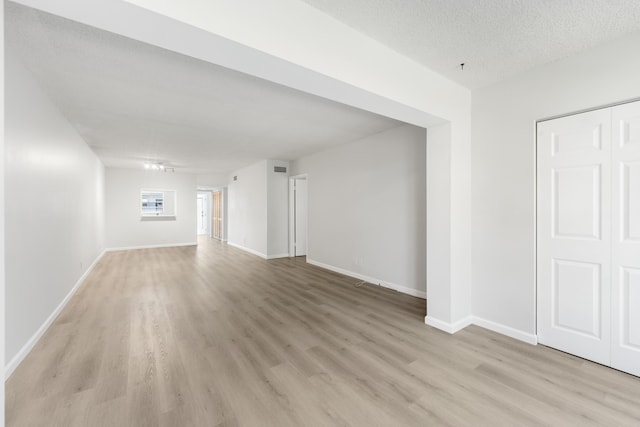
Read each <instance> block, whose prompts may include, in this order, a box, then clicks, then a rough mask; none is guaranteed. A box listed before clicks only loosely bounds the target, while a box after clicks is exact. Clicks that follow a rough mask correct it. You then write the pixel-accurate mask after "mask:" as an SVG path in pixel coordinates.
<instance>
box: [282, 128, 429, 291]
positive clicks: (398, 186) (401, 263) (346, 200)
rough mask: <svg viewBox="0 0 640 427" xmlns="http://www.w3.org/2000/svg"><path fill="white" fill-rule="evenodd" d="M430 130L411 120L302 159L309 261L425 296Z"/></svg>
mask: <svg viewBox="0 0 640 427" xmlns="http://www.w3.org/2000/svg"><path fill="white" fill-rule="evenodd" d="M425 140H426V137H425V130H424V129H421V128H417V127H414V126H410V125H406V126H400V127H397V128H394V129H391V130H389V131H386V132H382V133H379V134H376V135H372V136H370V137H367V138H363V139H361V140H358V141H355V142H351V143H348V144H345V145H341V146H339V147H336V148H334V149H331V150H328V151H324V152H321V153H317V154H314V155H311V156H307V157H303V158H300V159H298V160H296V161H294V162H292V165H291V169H292V170H291V174H292V175H297V174H302V173H307V174H308V192H309V201H308V203H309V218H308V255H307V260H309V261H310V262H315V263H318V264H321V265H324V266H328V267H329V268H333V269H338V270H342V271H344V272H347V273H348V274H352V275H356V277H358V276H360V277H368V278H370V279H371V280H374V281H375V282H376V283H377V282H383V284H385V285H386V286H389V287H393V288H396V289H398V290H401V291H403V292H407V293H411V294H414V295H419V296H422V297H424V296H425V283H426V278H425V274H426V273H425V270H426V267H425V259H426V253H425V252H426V243H425V233H426V231H425V226H426V225H425V217H426V213H425V209H426V200H425V194H426V188H425V185H426V184H425V181H426V177H425V158H426V155H425V150H426V144H425Z"/></svg>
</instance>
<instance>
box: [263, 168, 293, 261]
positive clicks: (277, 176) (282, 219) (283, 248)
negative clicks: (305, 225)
mask: <svg viewBox="0 0 640 427" xmlns="http://www.w3.org/2000/svg"><path fill="white" fill-rule="evenodd" d="M275 166H283V167H285V168H287V172H286V173H283V172H274V171H273V168H274V167H275ZM267 242H268V252H267V255H268V257H269V258H281V257H287V256H289V162H288V161H283V160H267Z"/></svg>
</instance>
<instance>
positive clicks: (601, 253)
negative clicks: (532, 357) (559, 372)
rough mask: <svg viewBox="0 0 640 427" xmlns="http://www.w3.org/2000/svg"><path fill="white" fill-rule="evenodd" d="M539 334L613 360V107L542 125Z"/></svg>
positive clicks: (548, 342)
mask: <svg viewBox="0 0 640 427" xmlns="http://www.w3.org/2000/svg"><path fill="white" fill-rule="evenodd" d="M537 150H538V153H537V154H538V156H537V158H538V170H537V176H538V212H537V214H538V222H537V224H538V230H537V233H538V236H537V237H538V239H537V243H538V262H537V264H538V265H537V281H538V339H539V342H540V343H541V344H545V345H548V346H551V347H554V348H557V349H560V350H563V351H566V352H569V353H572V354H575V355H578V356H581V357H584V358H586V359H590V360H593V361H595V362H599V363H603V364H607V365H608V364H610V359H611V324H610V319H611V218H610V216H611V207H612V206H611V170H610V164H611V110H610V109H604V110H597V111H592V112H587V113H583V114H577V115H574V116H569V117H563V118H559V119H555V120H550V121H546V122H541V123H539V124H538V140H537Z"/></svg>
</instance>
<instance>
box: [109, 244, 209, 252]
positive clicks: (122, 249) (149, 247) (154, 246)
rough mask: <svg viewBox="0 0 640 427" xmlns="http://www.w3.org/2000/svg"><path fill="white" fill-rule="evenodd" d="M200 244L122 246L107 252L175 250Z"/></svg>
mask: <svg viewBox="0 0 640 427" xmlns="http://www.w3.org/2000/svg"><path fill="white" fill-rule="evenodd" d="M197 245H198V242H189V243H164V244H161V245H142V246H120V247H115V248H107V249H105V252H115V251H132V250H136V249H156V248H173V247H179V246H197Z"/></svg>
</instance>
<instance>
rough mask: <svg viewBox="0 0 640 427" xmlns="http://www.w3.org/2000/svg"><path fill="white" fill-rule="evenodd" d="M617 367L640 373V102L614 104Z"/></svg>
mask: <svg viewBox="0 0 640 427" xmlns="http://www.w3.org/2000/svg"><path fill="white" fill-rule="evenodd" d="M612 123H613V141H612V149H611V152H612V160H613V161H612V166H613V168H614V170H613V172H614V173H613V204H614V205H613V206H614V207H615V210H614V212H615V214H614V218H613V233H614V234H613V236H614V238H613V265H612V268H613V307H612V321H613V325H612V326H613V328H612V332H613V337H612V338H613V340H612V349H611V366H613V367H614V368H617V369H620V370H623V371H626V372H629V373H632V374H634V375H640V102H634V103H631V104H625V105H621V106H618V107H614V108H613V121H612Z"/></svg>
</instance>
